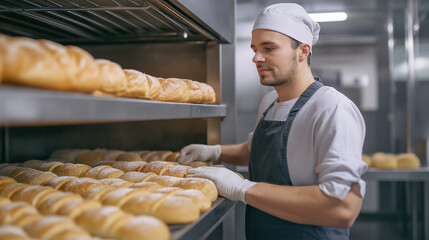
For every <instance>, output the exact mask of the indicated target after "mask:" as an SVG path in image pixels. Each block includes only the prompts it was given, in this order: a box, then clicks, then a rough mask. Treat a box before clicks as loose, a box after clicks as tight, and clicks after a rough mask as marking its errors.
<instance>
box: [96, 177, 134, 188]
mask: <svg viewBox="0 0 429 240" xmlns="http://www.w3.org/2000/svg"><path fill="white" fill-rule="evenodd" d="M100 182H101V183H102V184H104V185H109V186H112V187H115V188H127V187H130V186H131V185H133V183H132V182H128V181H125V180H123V179H120V178H105V179H100Z"/></svg>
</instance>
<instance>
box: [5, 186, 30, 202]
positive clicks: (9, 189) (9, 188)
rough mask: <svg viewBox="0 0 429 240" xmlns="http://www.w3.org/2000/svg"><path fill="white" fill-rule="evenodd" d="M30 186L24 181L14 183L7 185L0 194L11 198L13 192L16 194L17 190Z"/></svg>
mask: <svg viewBox="0 0 429 240" xmlns="http://www.w3.org/2000/svg"><path fill="white" fill-rule="evenodd" d="M27 186H29V185H28V184H24V183H12V184H10V185H7V186H5V187H4V188H2V189H1V190H0V196H2V197H5V198H10V197H11V196H12V194H14V193H15V192H16V191H18V190H20V189H22V188H25V187H27Z"/></svg>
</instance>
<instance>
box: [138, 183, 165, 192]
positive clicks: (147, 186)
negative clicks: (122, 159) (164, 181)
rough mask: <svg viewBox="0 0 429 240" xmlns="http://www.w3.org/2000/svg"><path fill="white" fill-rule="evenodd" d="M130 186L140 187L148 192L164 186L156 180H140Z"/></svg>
mask: <svg viewBox="0 0 429 240" xmlns="http://www.w3.org/2000/svg"><path fill="white" fill-rule="evenodd" d="M130 188H139V189H143V190H145V191H147V192H154V191H156V190H157V189H159V188H162V186H161V185H159V184H158V183H155V182H138V183H134V184H133V185H131V186H130Z"/></svg>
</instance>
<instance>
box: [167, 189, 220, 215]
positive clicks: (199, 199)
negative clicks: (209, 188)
mask: <svg viewBox="0 0 429 240" xmlns="http://www.w3.org/2000/svg"><path fill="white" fill-rule="evenodd" d="M174 195H175V196H178V197H186V198H189V199H191V200H192V201H193V202H194V203H195V204H197V205H198V207H199V209H200V212H206V211H208V210H209V209H210V208H211V207H212V202H211V200H210V199H209V198H208V197H207V196H206V195H204V193H203V192H201V191H200V190H196V189H186V190H183V191H178V192H176V193H175V194H174Z"/></svg>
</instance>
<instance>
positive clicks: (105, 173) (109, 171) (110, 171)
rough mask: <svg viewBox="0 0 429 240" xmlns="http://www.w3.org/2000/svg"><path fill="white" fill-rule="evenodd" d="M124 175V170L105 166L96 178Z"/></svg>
mask: <svg viewBox="0 0 429 240" xmlns="http://www.w3.org/2000/svg"><path fill="white" fill-rule="evenodd" d="M122 175H124V171H122V170H119V169H116V168H112V167H110V168H105V169H103V170H101V171H100V172H99V173H98V174H97V176H96V177H95V178H96V179H105V178H119V177H121V176H122Z"/></svg>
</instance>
